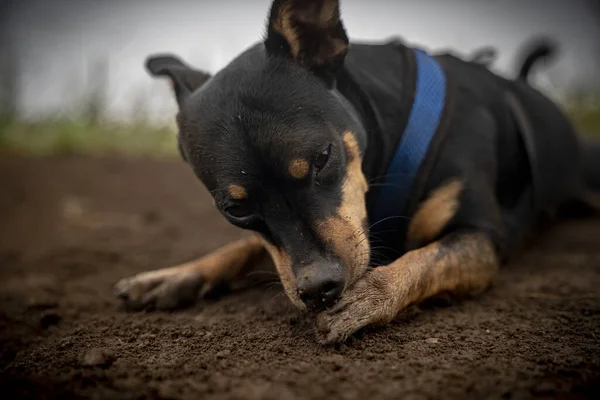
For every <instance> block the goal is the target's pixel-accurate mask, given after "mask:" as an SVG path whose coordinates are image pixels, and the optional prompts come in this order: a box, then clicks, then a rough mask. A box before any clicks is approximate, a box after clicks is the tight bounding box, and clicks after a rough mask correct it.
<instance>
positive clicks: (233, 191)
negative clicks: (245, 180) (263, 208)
mask: <svg viewBox="0 0 600 400" xmlns="http://www.w3.org/2000/svg"><path fill="white" fill-rule="evenodd" d="M227 192H229V196H231V198H232V199H234V200H243V199H245V198H247V197H248V193H247V192H246V189H245V188H244V187H243V186H240V185H233V184H232V185H229V186H227Z"/></svg>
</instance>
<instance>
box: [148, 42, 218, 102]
mask: <svg viewBox="0 0 600 400" xmlns="http://www.w3.org/2000/svg"><path fill="white" fill-rule="evenodd" d="M146 69H147V70H148V72H149V73H150V75H152V76H157V77H158V76H166V77H168V78H169V79H170V81H171V86H172V87H173V90H174V91H175V97H176V98H177V104H179V105H180V106H181V103H182V102H183V100H184V99H185V98H186V97H187V96H188V95H190V94H191V93H192V92H193V91H194V90H196V89H198V88H199V87H200V86H202V85H203V84H204V82H206V81H207V80H208V79H209V78H210V74H207V73H205V72H203V71H198V70H196V69H193V68H190V67H188V66H187V65H185V64H184V63H183V62H182V61H181V60H180V59H179V58H177V57H175V56H172V55H168V54H156V55H152V56H150V57H148V58H147V59H146Z"/></svg>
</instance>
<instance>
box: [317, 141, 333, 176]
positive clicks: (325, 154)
mask: <svg viewBox="0 0 600 400" xmlns="http://www.w3.org/2000/svg"><path fill="white" fill-rule="evenodd" d="M330 156H331V144H330V145H329V146H327V148H326V149H324V150H323V151H322V152H321V153H320V154H319V155H318V156H317V159H316V160H315V162H314V163H313V166H314V167H315V170H316V171H317V172H319V171H320V170H322V169H323V168H324V167H325V165H327V161H329V157H330Z"/></svg>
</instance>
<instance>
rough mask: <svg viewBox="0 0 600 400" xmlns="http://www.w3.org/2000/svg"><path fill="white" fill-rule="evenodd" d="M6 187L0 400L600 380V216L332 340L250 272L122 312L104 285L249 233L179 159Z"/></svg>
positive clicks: (97, 164)
mask: <svg viewBox="0 0 600 400" xmlns="http://www.w3.org/2000/svg"><path fill="white" fill-rule="evenodd" d="M0 187H1V189H0V227H1V229H0V340H1V346H0V373H1V377H0V396H1V397H2V398H3V399H11V398H20V399H28V398H41V399H59V398H60V399H69V398H95V399H138V398H154V399H188V398H189V399H207V398H214V399H237V398H239V399H258V398H264V399H267V398H270V399H307V398H312V399H315V398H330V399H333V398H341V399H358V398H360V399H372V398H393V399H399V398H405V399H438V398H460V399H464V398H476V399H480V398H498V399H499V398H501V399H525V398H563V399H579V398H594V397H595V396H597V395H598V392H599V391H600V342H599V339H600V220H587V221H569V222H565V223H562V224H561V225H560V226H559V227H558V228H555V229H553V230H552V231H550V232H549V233H547V234H546V235H545V236H544V237H543V238H541V239H540V240H539V241H538V242H537V243H536V244H535V246H533V247H532V248H531V249H530V250H528V251H527V252H526V253H525V254H524V255H523V256H521V257H519V258H518V259H517V260H515V261H513V262H512V263H511V264H510V265H507V266H506V267H505V268H504V269H503V270H502V272H501V274H500V276H499V278H498V280H497V283H496V285H495V286H494V288H493V289H492V290H490V291H489V292H488V293H486V294H485V295H483V296H481V297H480V298H478V299H475V300H469V301H463V302H459V303H455V304H453V305H448V304H442V303H437V304H435V303H432V304H428V305H426V306H421V307H419V308H416V307H415V308H412V309H410V310H408V311H407V312H405V313H404V314H402V315H401V316H400V317H399V318H398V319H397V320H396V321H395V322H394V323H393V324H391V325H390V326H389V327H386V328H383V329H378V330H369V331H367V332H363V333H359V334H358V335H356V336H355V337H353V338H351V339H350V341H349V342H348V343H346V344H343V345H340V346H337V347H334V348H325V347H321V346H319V345H317V344H316V342H315V337H314V331H313V325H312V322H311V320H310V319H309V318H308V317H306V316H303V315H301V314H298V313H297V312H296V311H294V309H293V308H292V306H291V305H290V304H289V302H288V300H287V298H285V296H284V295H282V293H281V291H280V288H279V287H277V285H276V284H273V283H270V282H262V283H261V282H260V280H258V281H259V282H257V283H255V284H253V285H252V287H251V288H250V289H249V290H246V291H238V292H234V293H230V294H229V295H227V296H225V297H223V298H220V299H210V300H206V301H203V302H200V303H199V304H198V305H197V306H195V307H194V308H192V309H190V310H187V311H182V312H177V313H147V312H144V313H138V314H131V313H127V312H124V311H122V310H120V309H119V307H118V302H117V301H116V299H115V298H114V297H113V289H112V286H113V284H114V283H115V282H116V281H117V280H119V279H120V278H122V277H126V276H130V275H132V274H134V273H136V272H139V271H144V270H147V269H155V268H159V267H163V266H168V265H170V264H175V263H179V262H182V261H185V260H188V259H190V258H193V257H197V256H200V255H202V254H205V253H206V252H208V251H210V250H211V249H213V248H216V247H217V246H219V245H221V244H224V243H226V242H227V241H229V240H231V239H232V237H239V236H240V235H242V233H241V232H239V231H237V230H235V229H234V228H232V227H230V226H228V224H227V223H226V222H225V221H224V220H223V219H222V218H221V217H220V216H219V215H218V214H217V212H216V211H215V210H214V209H213V206H212V202H211V201H210V199H209V197H208V195H207V193H206V192H205V190H204V189H203V188H202V186H201V185H200V183H199V182H197V181H196V180H195V178H194V177H193V176H192V173H191V172H190V171H189V170H188V169H187V167H185V166H184V165H183V163H180V162H178V161H172V162H167V161H161V162H159V161H151V160H133V159H129V160H127V159H120V158H99V159H90V158H78V157H68V158H54V159H27V158H19V157H3V158H1V159H0ZM269 279H272V276H269V275H267V276H266V277H265V280H269ZM595 398H598V397H595Z"/></svg>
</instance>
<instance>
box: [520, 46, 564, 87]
mask: <svg viewBox="0 0 600 400" xmlns="http://www.w3.org/2000/svg"><path fill="white" fill-rule="evenodd" d="M557 53H558V44H557V43H556V42H555V41H554V40H552V39H550V38H546V37H544V38H535V39H533V40H531V41H530V42H529V43H527V44H526V45H525V46H524V47H523V49H522V50H521V51H520V54H521V55H520V57H519V59H521V60H522V61H521V67H520V68H519V72H518V75H517V79H519V80H522V81H525V82H528V81H529V75H530V74H531V71H532V69H533V67H534V66H535V65H536V64H538V63H539V62H540V61H549V60H551V59H553V58H555V57H556V54H557Z"/></svg>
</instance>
